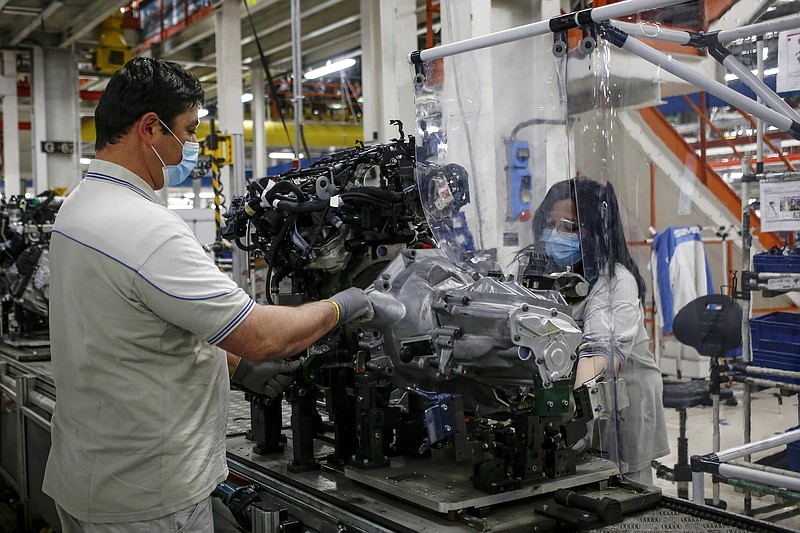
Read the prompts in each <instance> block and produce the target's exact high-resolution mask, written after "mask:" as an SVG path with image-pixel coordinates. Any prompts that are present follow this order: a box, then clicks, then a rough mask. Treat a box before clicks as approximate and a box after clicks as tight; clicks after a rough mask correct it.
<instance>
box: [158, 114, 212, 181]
mask: <svg viewBox="0 0 800 533" xmlns="http://www.w3.org/2000/svg"><path fill="white" fill-rule="evenodd" d="M158 121H159V122H161V124H164V122H163V121H162V120H161V119H158ZM164 127H165V128H167V130H168V131H169V132H170V133H172V130H171V129H169V126H167V125H166V124H164ZM172 136H173V137H175V140H176V141H178V142H179V143H180V142H181V140H180V139H178V136H177V135H175V134H174V133H172ZM181 145H182V146H183V152H182V157H181V162H180V163H178V164H177V165H167V164H166V163H164V160H163V159H161V156H160V155H159V154H158V151H157V150H156V147H155V146H151V147H150V148H152V149H153V151H154V152H155V153H156V156H157V157H158V159H159V160H160V161H161V165H162V168H161V172H163V173H164V183H165V184H166V185H168V186H169V187H176V186H178V185H180V184H181V183H183V182H184V181H186V178H188V177H189V174H191V173H192V170H194V167H195V166H196V165H197V157H198V156H199V155H200V143H196V142H191V141H186V142H184V143H181Z"/></svg>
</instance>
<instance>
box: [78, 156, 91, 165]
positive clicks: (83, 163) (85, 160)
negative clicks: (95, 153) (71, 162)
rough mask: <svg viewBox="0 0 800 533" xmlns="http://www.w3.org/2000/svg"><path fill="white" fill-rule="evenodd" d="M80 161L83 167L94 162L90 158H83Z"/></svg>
mask: <svg viewBox="0 0 800 533" xmlns="http://www.w3.org/2000/svg"><path fill="white" fill-rule="evenodd" d="M79 161H80V162H81V165H88V164H89V163H91V162H92V160H91V159H89V158H88V157H81V158H80V160H79Z"/></svg>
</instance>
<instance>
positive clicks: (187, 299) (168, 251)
mask: <svg viewBox="0 0 800 533" xmlns="http://www.w3.org/2000/svg"><path fill="white" fill-rule="evenodd" d="M50 271H51V279H50V337H51V345H52V372H53V379H54V380H55V384H56V409H55V414H54V416H53V420H52V448H51V451H50V458H49V460H48V462H47V469H46V472H45V479H44V486H43V489H44V492H45V493H47V494H49V495H50V496H52V497H53V499H54V500H55V501H56V502H57V503H58V504H59V505H60V506H61V507H62V508H63V509H64V510H66V511H67V512H68V513H70V514H71V515H73V516H74V517H75V518H78V519H79V520H83V521H86V522H130V521H140V520H149V519H152V518H156V517H159V516H164V515H167V514H170V513H173V512H175V511H177V510H180V509H183V508H185V507H188V506H189V505H192V504H194V503H196V502H198V501H200V500H202V499H203V498H205V497H207V496H208V495H209V494H210V493H211V491H212V490H213V489H214V487H215V486H216V485H217V483H219V482H220V481H222V480H223V479H224V478H225V477H226V476H227V466H226V462H225V428H226V420H227V410H228V392H229V382H228V375H227V366H226V360H225V354H224V352H223V351H222V350H220V349H219V348H216V347H215V346H213V345H215V344H217V343H219V342H220V341H221V340H223V339H224V338H225V337H226V336H227V335H228V334H229V333H230V332H231V331H233V330H234V329H235V328H236V326H238V325H239V324H240V323H241V322H242V321H243V320H244V319H245V317H246V316H247V315H248V314H249V313H250V311H251V310H252V309H253V307H254V305H255V304H254V302H253V301H252V300H251V299H250V297H249V296H247V294H246V293H245V292H244V291H242V290H241V289H240V288H239V287H238V286H237V285H236V284H235V283H234V282H233V281H231V279H230V278H228V277H227V276H226V275H225V274H223V273H222V272H220V271H219V269H218V268H217V267H216V266H215V265H214V263H213V261H211V259H209V257H208V256H207V255H206V254H205V253H204V252H203V249H202V247H201V245H200V243H199V242H198V241H197V239H196V238H195V236H194V235H193V234H192V232H191V230H190V229H189V227H188V226H187V225H186V223H184V222H183V221H182V220H181V219H180V217H179V216H178V215H177V214H175V213H174V212H172V211H170V210H169V209H167V208H166V207H165V206H164V205H163V203H162V201H161V200H160V198H159V197H158V196H157V195H156V194H155V192H154V191H153V190H152V189H151V188H150V187H149V186H148V185H147V184H146V183H145V182H144V181H143V180H142V179H140V178H139V177H138V176H136V175H135V174H133V173H131V172H129V171H128V170H126V169H125V168H122V167H120V166H118V165H115V164H112V163H109V162H107V161H100V160H97V159H96V160H94V161H93V162H92V163H91V165H90V166H89V172H88V173H87V174H86V177H85V178H84V179H83V181H82V182H81V183H80V185H79V186H78V187H77V188H76V189H75V191H74V192H72V193H71V194H70V195H69V197H68V198H67V199H66V201H65V202H64V204H63V205H62V207H61V209H60V210H59V213H58V216H57V220H56V223H55V227H54V229H53V234H52V240H51V243H50Z"/></svg>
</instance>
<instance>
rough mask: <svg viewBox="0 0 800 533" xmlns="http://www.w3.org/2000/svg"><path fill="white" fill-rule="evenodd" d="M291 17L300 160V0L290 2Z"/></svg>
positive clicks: (296, 144) (295, 137)
mask: <svg viewBox="0 0 800 533" xmlns="http://www.w3.org/2000/svg"><path fill="white" fill-rule="evenodd" d="M291 19H292V74H293V76H294V84H293V86H292V89H293V96H294V151H295V154H294V157H295V159H296V160H297V161H298V168H299V161H300V154H301V153H303V151H302V148H301V144H300V128H302V127H303V63H302V54H301V48H300V0H292V3H291Z"/></svg>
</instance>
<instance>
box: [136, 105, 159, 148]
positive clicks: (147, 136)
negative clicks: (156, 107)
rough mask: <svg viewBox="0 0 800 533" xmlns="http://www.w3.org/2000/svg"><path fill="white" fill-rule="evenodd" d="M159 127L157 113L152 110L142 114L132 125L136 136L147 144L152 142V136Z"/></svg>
mask: <svg viewBox="0 0 800 533" xmlns="http://www.w3.org/2000/svg"><path fill="white" fill-rule="evenodd" d="M160 127H161V125H160V124H159V120H158V115H157V114H155V113H153V112H152V111H151V112H149V113H145V114H144V115H142V117H141V118H140V119H139V120H138V121H137V122H136V124H135V125H134V128H135V129H136V134H137V136H138V137H139V138H140V139H141V140H142V141H143V142H144V143H145V144H147V145H152V144H153V137H154V136H155V134H156V131H157V129H158V128H160Z"/></svg>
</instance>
